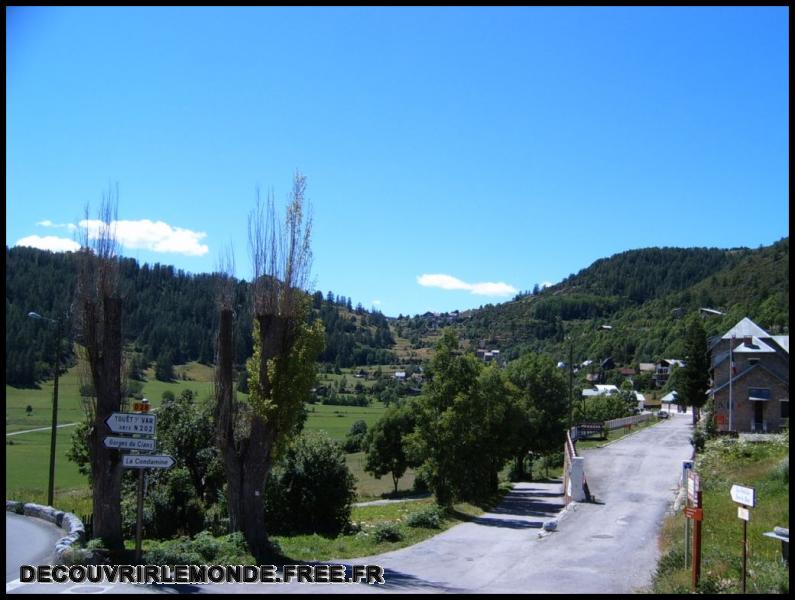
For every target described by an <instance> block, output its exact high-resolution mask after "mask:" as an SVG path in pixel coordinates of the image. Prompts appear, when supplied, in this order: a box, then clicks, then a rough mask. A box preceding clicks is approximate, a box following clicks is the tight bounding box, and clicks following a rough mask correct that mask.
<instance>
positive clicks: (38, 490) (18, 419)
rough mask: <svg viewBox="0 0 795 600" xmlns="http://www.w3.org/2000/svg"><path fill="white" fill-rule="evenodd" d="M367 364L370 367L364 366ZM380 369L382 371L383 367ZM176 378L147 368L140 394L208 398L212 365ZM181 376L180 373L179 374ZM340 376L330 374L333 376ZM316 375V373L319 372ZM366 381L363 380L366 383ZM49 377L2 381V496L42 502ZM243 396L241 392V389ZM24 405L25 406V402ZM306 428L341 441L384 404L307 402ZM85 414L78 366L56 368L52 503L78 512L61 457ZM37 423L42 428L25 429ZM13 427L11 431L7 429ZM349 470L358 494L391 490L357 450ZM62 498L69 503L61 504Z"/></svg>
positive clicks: (82, 493) (83, 501)
mask: <svg viewBox="0 0 795 600" xmlns="http://www.w3.org/2000/svg"><path fill="white" fill-rule="evenodd" d="M370 370H372V368H371V369H370ZM384 372H387V371H386V370H385V371H384ZM175 373H176V376H177V377H178V378H180V379H177V380H175V381H171V382H163V381H158V380H156V379H155V378H154V372H153V371H152V370H151V369H150V370H148V371H147V372H146V373H145V375H146V381H145V382H143V395H144V397H145V398H147V399H148V400H149V401H150V403H151V405H152V407H153V408H157V407H159V406H160V404H161V401H162V396H163V392H165V391H167V390H168V391H171V392H172V393H174V395H175V396H176V395H179V393H180V392H181V391H182V390H184V389H191V390H193V391H194V392H195V393H196V394H197V396H198V397H199V398H201V399H206V398H209V397H210V395H211V393H212V389H213V384H212V375H213V370H212V367H208V366H206V365H201V364H198V363H189V364H187V365H180V366H177V367H176V368H175ZM345 375H346V377H347V381H348V385H349V386H350V387H353V386H354V385H355V383H356V382H359V381H362V382H363V383H364V384H365V386H366V387H370V385H372V381H367V380H364V379H359V378H355V377H354V374H353V372H348V373H345ZM183 377H184V379H182V378H183ZM339 377H341V376H333V377H332V378H333V379H336V378H339ZM321 378H322V376H321ZM368 384H369V385H368ZM52 391H53V383H52V381H46V382H42V383H41V384H40V386H39V387H38V388H36V389H27V388H14V387H11V386H8V385H7V386H6V498H9V499H19V500H26V501H34V502H45V501H46V496H47V483H48V477H49V475H48V474H49V456H50V429H49V428H50V424H51V421H52ZM243 396H244V395H243ZM28 406H30V408H31V410H30V412H28V411H27V407H28ZM307 410H308V412H309V414H308V419H307V422H306V425H305V428H306V429H307V430H322V431H325V432H326V433H328V435H329V436H330V437H332V438H333V439H335V440H338V441H343V440H344V439H345V436H346V434H347V433H348V431H349V430H350V428H351V425H352V424H353V423H354V422H355V421H358V420H363V421H364V422H365V423H367V425H368V427H371V426H372V425H373V424H375V422H376V421H377V420H378V419H379V418H380V416H381V415H382V414H383V413H384V411H385V410H386V408H385V407H384V405H383V404H382V403H380V402H375V403H373V404H372V405H371V406H367V407H359V406H327V405H323V404H308V405H307ZM84 419H85V411H84V408H83V403H82V400H81V397H80V377H79V371H78V367H72V368H71V369H69V370H68V371H67V372H66V373H64V374H62V375H61V376H60V377H59V380H58V424H59V425H67V426H64V427H59V429H58V433H57V436H56V461H55V497H56V504H59V505H60V506H62V507H63V508H65V509H67V510H79V508H76V507H75V506H72V504H76V506H82V507H83V508H84V510H83V512H87V510H88V509H89V507H90V501H89V500H88V499H89V496H90V494H89V490H88V484H87V481H86V479H85V477H83V476H82V475H81V474H80V473H79V472H78V470H77V466H76V465H74V464H73V463H72V462H70V461H69V460H68V459H67V458H66V452H67V450H68V449H69V447H70V446H71V436H72V432H73V431H74V426H68V425H70V424H74V423H79V422H81V421H83V420H84ZM40 428H43V429H44V430H43V431H31V430H35V429H40ZM15 432H28V433H18V434H17V435H10V436H9V435H8V434H9V433H15ZM346 459H347V461H348V465H349V467H350V468H351V471H352V472H353V474H354V475H355V476H356V479H357V481H358V491H359V495H360V497H361V498H362V499H368V498H373V497H379V496H380V495H381V494H385V493H389V492H392V490H393V486H392V480H391V478H390V477H388V476H387V477H385V478H382V479H380V480H379V479H375V478H374V477H372V476H371V475H369V474H367V473H365V472H364V469H363V466H364V455H363V453H358V454H349V455H347V457H346ZM413 479H414V478H413V474H412V473H411V472H409V473H408V474H407V475H406V476H404V477H403V478H402V479H401V481H400V485H399V489H400V490H401V491H405V490H407V489H410V487H411V485H412V483H413ZM64 502H66V503H68V504H69V506H64V505H63V504H64Z"/></svg>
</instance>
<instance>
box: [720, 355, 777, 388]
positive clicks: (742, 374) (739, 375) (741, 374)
mask: <svg viewBox="0 0 795 600" xmlns="http://www.w3.org/2000/svg"><path fill="white" fill-rule="evenodd" d="M754 369H763V370H764V371H767V372H768V373H770V374H771V375H772V376H773V377H775V378H776V379H779V380H781V381H783V382H784V383H786V384H789V381H788V380H787V379H784V378H783V377H782V376H781V375H779V374H778V373H776V372H774V371H772V370H771V369H769V368H768V367H766V366H765V365H764V364H762V363H761V362H759V363H756V364H755V365H751V366H750V367H748V368H747V369H743V370H742V371H740V372H739V373H737V375H735V376H734V377H732V378H731V381H732V382H734V381H737V380H738V379H742V378H743V377H745V376H746V375H748V373H750V372H751V371H753V370H754ZM729 381H730V380H729V379H727V380H726V382H725V383H724V384H722V385H720V386H718V387H713V388H712V393H713V394H717V393H718V392H720V391H721V390H723V389H725V388H727V387H729Z"/></svg>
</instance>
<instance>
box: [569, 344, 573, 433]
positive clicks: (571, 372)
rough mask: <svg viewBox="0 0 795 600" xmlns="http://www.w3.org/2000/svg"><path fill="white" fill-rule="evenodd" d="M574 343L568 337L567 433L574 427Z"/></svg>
mask: <svg viewBox="0 0 795 600" xmlns="http://www.w3.org/2000/svg"><path fill="white" fill-rule="evenodd" d="M573 382H574V342H573V341H572V339H571V337H569V431H571V428H572V427H573V425H574V383H573Z"/></svg>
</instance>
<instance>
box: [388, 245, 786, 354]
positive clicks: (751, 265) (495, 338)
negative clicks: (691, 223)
mask: <svg viewBox="0 0 795 600" xmlns="http://www.w3.org/2000/svg"><path fill="white" fill-rule="evenodd" d="M788 306H789V238H783V239H781V240H779V241H778V242H776V243H774V244H772V245H770V246H765V247H761V248H758V249H756V250H751V249H748V248H739V249H730V250H720V249H715V248H646V249H641V250H631V251H628V252H622V253H620V254H616V255H614V256H612V257H609V258H604V259H600V260H598V261H596V262H595V263H593V264H592V265H591V266H590V267H588V268H586V269H583V270H581V271H580V272H579V273H577V274H576V275H574V274H573V275H571V276H569V277H568V278H566V279H565V280H564V281H562V282H560V283H558V284H556V285H554V286H550V287H548V288H545V289H543V290H539V289H538V288H536V289H535V290H533V293H526V294H520V295H519V296H517V297H516V298H515V299H514V300H513V301H510V302H505V303H502V304H496V305H493V304H489V305H486V306H483V307H481V308H479V309H476V310H472V311H467V312H463V313H460V315H455V316H454V318H452V317H451V316H450V315H439V316H437V317H431V316H429V315H427V314H426V315H417V316H415V317H402V318H400V319H398V320H397V321H396V327H397V328H398V330H399V331H400V332H401V333H402V335H403V336H404V337H407V338H409V339H412V340H413V342H414V344H413V347H415V348H419V347H422V346H425V345H427V346H430V345H432V341H431V340H430V338H429V336H431V335H432V334H434V333H436V332H437V330H438V329H439V328H440V327H441V326H443V325H447V324H449V325H451V326H452V327H454V328H456V329H457V330H458V332H459V334H460V335H461V337H462V339H464V340H467V341H468V342H469V344H470V345H471V346H472V347H478V346H483V347H488V348H497V349H500V351H501V356H502V357H503V358H504V359H506V360H511V359H514V358H518V357H519V356H521V355H522V354H523V353H524V352H527V351H534V352H548V353H551V354H553V355H554V356H555V357H556V358H558V359H563V358H564V357H567V356H568V344H567V343H566V342H565V340H566V339H568V338H569V337H570V338H571V339H572V340H573V342H574V344H573V346H574V359H575V360H576V361H581V360H585V359H592V360H596V359H598V358H605V357H608V356H612V357H613V358H614V360H615V361H616V362H617V363H620V364H632V363H637V362H640V361H643V362H646V361H653V360H656V359H658V358H661V357H675V356H682V354H683V352H684V346H683V340H684V323H683V317H684V316H686V315H687V314H690V313H693V312H695V311H698V310H699V309H700V308H711V309H716V310H719V311H721V312H723V313H725V314H724V315H723V316H720V315H716V316H711V315H710V316H707V315H706V314H705V317H704V318H705V320H704V327H705V329H706V332H707V335H708V336H712V335H715V334H717V333H719V332H724V331H726V330H728V329H729V328H730V327H731V326H733V325H734V324H735V323H737V321H739V320H740V319H742V318H743V317H745V316H748V317H750V318H751V319H753V320H754V321H755V322H756V323H758V324H759V325H761V326H762V327H764V328H766V329H767V330H768V331H770V332H771V333H784V332H786V331H788V328H789V308H788ZM603 324H609V325H611V327H612V329H611V330H602V329H600V326H601V325H603Z"/></svg>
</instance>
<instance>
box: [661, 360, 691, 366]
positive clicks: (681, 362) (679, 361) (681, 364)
mask: <svg viewBox="0 0 795 600" xmlns="http://www.w3.org/2000/svg"><path fill="white" fill-rule="evenodd" d="M660 362H667V363H668V364H669V365H671V366H672V367H673V366H674V365H676V366H677V367H684V366H685V361H683V360H679V359H678V358H663V359H662V360H661V361H660Z"/></svg>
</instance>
